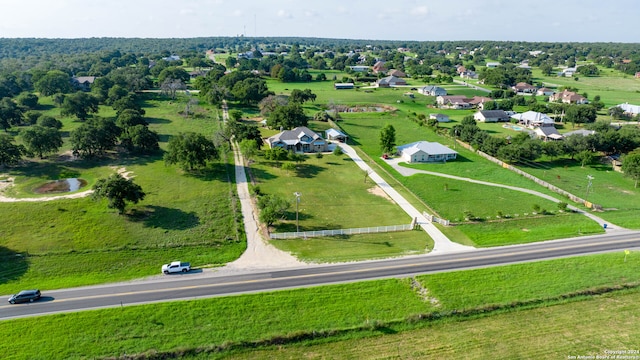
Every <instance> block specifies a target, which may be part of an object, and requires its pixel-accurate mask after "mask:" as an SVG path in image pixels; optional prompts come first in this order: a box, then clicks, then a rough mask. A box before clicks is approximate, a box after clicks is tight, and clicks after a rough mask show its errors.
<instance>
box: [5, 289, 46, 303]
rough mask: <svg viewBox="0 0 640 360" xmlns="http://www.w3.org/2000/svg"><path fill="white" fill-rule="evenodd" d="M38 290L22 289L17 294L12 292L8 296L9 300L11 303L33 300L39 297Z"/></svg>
mask: <svg viewBox="0 0 640 360" xmlns="http://www.w3.org/2000/svg"><path fill="white" fill-rule="evenodd" d="M40 296H41V294H40V290H38V289H34V290H22V291H20V292H19V293H17V294H13V295H11V296H10V297H9V302H10V303H11V304H15V303H23V302H34V301H36V300H38V299H40Z"/></svg>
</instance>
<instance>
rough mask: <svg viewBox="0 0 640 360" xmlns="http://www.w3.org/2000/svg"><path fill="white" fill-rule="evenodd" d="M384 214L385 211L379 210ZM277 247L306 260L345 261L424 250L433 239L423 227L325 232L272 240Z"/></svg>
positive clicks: (414, 253) (428, 249)
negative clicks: (345, 233) (406, 229)
mask: <svg viewBox="0 0 640 360" xmlns="http://www.w3.org/2000/svg"><path fill="white" fill-rule="evenodd" d="M379 216H381V217H384V216H386V215H385V214H379ZM271 244H272V245H274V246H275V247H277V248H278V249H281V250H284V251H287V252H290V253H291V254H293V255H295V256H296V257H297V258H299V259H301V260H303V261H307V262H312V263H313V262H321V263H322V262H345V261H359V260H371V259H376V258H389V257H394V256H403V255H418V254H423V253H426V252H428V251H430V250H431V249H433V240H431V238H430V237H429V235H428V234H427V233H426V232H424V231H423V230H422V229H416V230H413V231H400V232H387V233H375V234H363V235H345V236H325V237H314V238H307V239H304V240H300V239H295V240H294V239H290V240H271Z"/></svg>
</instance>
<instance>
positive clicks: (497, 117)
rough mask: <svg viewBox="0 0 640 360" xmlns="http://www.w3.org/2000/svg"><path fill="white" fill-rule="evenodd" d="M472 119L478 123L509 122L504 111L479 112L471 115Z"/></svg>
mask: <svg viewBox="0 0 640 360" xmlns="http://www.w3.org/2000/svg"><path fill="white" fill-rule="evenodd" d="M473 119H474V120H476V121H480V122H487V123H488V122H499V121H505V122H506V121H509V120H510V119H511V118H510V117H509V115H508V114H507V113H506V112H505V111H504V110H480V111H478V112H476V113H475V114H473Z"/></svg>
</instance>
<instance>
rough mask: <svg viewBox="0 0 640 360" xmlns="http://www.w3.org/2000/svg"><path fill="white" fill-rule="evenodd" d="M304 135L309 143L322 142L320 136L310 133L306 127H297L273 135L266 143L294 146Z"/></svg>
mask: <svg viewBox="0 0 640 360" xmlns="http://www.w3.org/2000/svg"><path fill="white" fill-rule="evenodd" d="M304 135H307V136H308V137H310V138H311V141H314V140H318V139H320V140H323V139H322V137H321V136H320V135H318V134H316V133H315V132H313V131H311V130H310V129H309V128H308V127H306V126H299V127H297V128H294V129H292V130H285V131H283V132H281V133H278V134H275V135H273V136H271V137H269V139H268V141H269V144H272V143H274V142H278V141H281V142H283V143H285V144H287V145H295V144H297V143H298V142H300V141H301V139H302V137H303V136H304Z"/></svg>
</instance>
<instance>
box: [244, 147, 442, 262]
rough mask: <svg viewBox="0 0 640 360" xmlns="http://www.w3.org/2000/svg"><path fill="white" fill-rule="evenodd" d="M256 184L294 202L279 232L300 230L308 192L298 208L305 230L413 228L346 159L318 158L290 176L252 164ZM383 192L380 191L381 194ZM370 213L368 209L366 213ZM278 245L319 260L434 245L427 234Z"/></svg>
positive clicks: (397, 252)
mask: <svg viewBox="0 0 640 360" xmlns="http://www.w3.org/2000/svg"><path fill="white" fill-rule="evenodd" d="M251 172H252V173H253V175H254V177H255V179H256V184H257V185H258V186H259V187H260V190H261V191H262V192H263V193H266V194H275V195H278V196H280V197H282V198H284V199H288V200H289V201H290V204H291V206H290V207H289V210H288V212H287V214H286V219H284V220H283V221H280V222H278V223H276V224H274V225H275V226H274V229H273V231H274V232H292V231H296V221H295V219H296V212H295V196H294V195H293V193H294V192H299V193H300V194H302V196H301V200H300V205H299V208H298V218H299V225H300V231H316V230H334V229H348V228H364V227H375V226H386V225H403V224H409V223H410V222H411V218H410V217H409V216H408V215H407V214H406V213H405V212H404V211H403V210H402V209H401V208H400V207H399V206H397V205H396V204H395V202H393V201H392V200H391V199H389V198H387V197H386V196H384V195H383V194H384V193H383V192H382V191H381V190H380V189H379V188H377V186H376V185H375V184H374V183H373V181H371V180H370V179H368V180H367V181H366V182H365V177H364V175H365V174H364V172H363V171H362V170H361V169H360V168H359V167H358V166H357V165H356V164H354V163H353V161H352V160H351V159H350V158H349V157H348V156H346V155H340V156H336V155H333V154H325V155H324V156H323V157H322V158H317V157H316V156H314V155H309V156H307V160H306V161H305V162H304V163H302V164H299V165H297V169H296V170H294V171H290V172H287V171H285V170H283V169H281V167H280V164H277V163H275V162H272V161H263V160H259V161H257V162H255V163H253V164H252V165H251ZM376 189H377V191H376ZM365 209H366V210H365ZM271 243H272V244H274V245H275V246H276V247H278V248H280V249H283V250H286V251H290V252H292V253H293V254H295V255H297V256H300V257H301V258H302V259H304V260H307V261H313V262H324V261H330V262H335V261H349V260H362V259H371V258H380V257H388V256H399V255H405V254H416V253H423V252H425V251H426V250H428V248H432V247H433V242H432V241H431V239H430V238H429V236H428V235H427V234H426V233H425V232H422V231H405V232H394V233H383V234H375V235H353V236H342V237H327V238H325V237H323V238H310V239H295V240H293V239H291V240H272V241H271Z"/></svg>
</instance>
